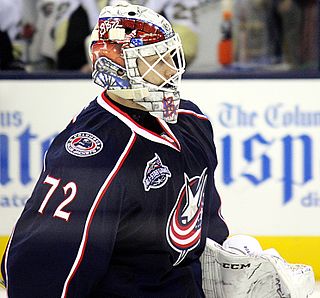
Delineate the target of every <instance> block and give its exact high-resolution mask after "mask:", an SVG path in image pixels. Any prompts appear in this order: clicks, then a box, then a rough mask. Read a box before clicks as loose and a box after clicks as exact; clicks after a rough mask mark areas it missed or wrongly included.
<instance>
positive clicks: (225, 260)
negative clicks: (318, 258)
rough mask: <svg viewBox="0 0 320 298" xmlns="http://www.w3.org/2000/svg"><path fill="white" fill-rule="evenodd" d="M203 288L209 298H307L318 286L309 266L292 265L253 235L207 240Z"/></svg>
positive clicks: (203, 261)
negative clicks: (263, 246) (222, 240)
mask: <svg viewBox="0 0 320 298" xmlns="http://www.w3.org/2000/svg"><path fill="white" fill-rule="evenodd" d="M201 263H202V287H203V290H204V293H205V296H206V297H209V298H278V297H279V298H305V297H310V295H311V294H312V292H313V289H314V286H315V279H314V273H313V270H312V268H311V267H310V266H307V265H302V264H289V263H287V262H286V261H285V260H284V259H283V258H282V257H281V256H280V255H279V253H278V252H277V251H276V250H275V249H274V248H270V249H267V250H262V248H261V246H260V244H259V242H258V241H257V240H256V239H255V238H253V237H250V236H246V235H235V236H233V237H229V238H228V239H227V240H226V241H225V242H224V243H223V245H222V246H221V245H219V244H218V243H216V242H215V241H213V240H211V239H208V238H207V242H206V247H205V250H204V252H203V254H202V256H201Z"/></svg>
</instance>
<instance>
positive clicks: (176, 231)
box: [166, 168, 207, 266]
mask: <svg viewBox="0 0 320 298" xmlns="http://www.w3.org/2000/svg"><path fill="white" fill-rule="evenodd" d="M206 172H207V168H205V169H204V170H203V172H202V174H201V176H195V177H193V178H189V177H188V176H187V174H184V184H183V186H182V188H181V189H180V192H179V195H178V198H177V201H176V203H175V206H174V207H173V209H172V211H171V213H170V216H169V218H168V221H167V230H166V236H167V241H168V243H169V245H170V246H171V247H172V248H173V249H174V250H175V251H177V252H178V253H179V254H180V255H179V257H178V259H177V261H176V262H175V263H174V264H173V265H174V266H176V265H178V264H179V263H181V262H182V261H183V260H184V258H185V257H186V256H187V254H188V252H189V251H191V250H193V249H194V248H196V247H197V246H198V245H199V243H200V240H201V231H202V215H203V204H204V193H205V187H206V183H207V174H206Z"/></svg>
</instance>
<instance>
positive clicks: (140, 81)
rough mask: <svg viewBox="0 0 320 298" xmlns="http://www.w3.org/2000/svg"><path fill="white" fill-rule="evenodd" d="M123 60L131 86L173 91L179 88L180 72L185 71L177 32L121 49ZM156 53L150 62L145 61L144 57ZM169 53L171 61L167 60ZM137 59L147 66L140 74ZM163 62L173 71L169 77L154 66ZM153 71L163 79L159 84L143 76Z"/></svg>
mask: <svg viewBox="0 0 320 298" xmlns="http://www.w3.org/2000/svg"><path fill="white" fill-rule="evenodd" d="M123 54H124V60H125V64H126V69H127V76H128V78H129V79H130V82H131V85H132V87H133V88H143V87H147V88H148V89H149V90H150V91H154V90H155V91H164V92H173V91H176V90H178V89H179V86H180V84H181V78H182V74H183V73H184V71H185V65H186V64H185V58H184V53H183V49H182V45H181V40H180V37H179V35H178V34H175V35H174V36H173V37H171V38H169V39H167V40H164V41H161V42H158V43H154V44H149V45H145V46H141V47H136V48H127V49H123ZM153 55H157V56H158V58H157V59H156V61H154V62H153V63H152V64H150V63H149V62H148V61H146V59H145V57H148V56H153ZM167 55H170V57H171V58H172V63H170V62H171V61H170V62H168V61H167V59H166V57H167ZM137 59H141V61H142V62H143V63H145V64H146V65H147V66H148V69H147V71H146V72H145V73H144V74H143V75H141V74H140V71H139V69H138V65H137ZM159 62H163V63H164V64H165V65H166V66H168V68H169V69H170V70H172V71H173V72H174V75H172V76H171V77H169V78H165V77H164V75H163V74H161V73H159V72H158V71H157V70H156V69H155V66H156V65H157V64H158V63H159ZM150 72H153V73H154V74H155V75H157V76H159V78H160V79H161V80H162V81H163V82H162V83H161V84H160V85H159V86H158V85H155V84H152V83H150V82H148V81H146V80H145V79H144V78H145V77H146V76H147V75H148V74H149V73H150Z"/></svg>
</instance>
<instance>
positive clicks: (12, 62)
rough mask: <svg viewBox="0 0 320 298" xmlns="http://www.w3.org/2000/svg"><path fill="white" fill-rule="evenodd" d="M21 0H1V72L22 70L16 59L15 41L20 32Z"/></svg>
mask: <svg viewBox="0 0 320 298" xmlns="http://www.w3.org/2000/svg"><path fill="white" fill-rule="evenodd" d="M21 15H22V1H21V0H0V70H22V69H23V66H22V64H21V62H19V61H18V60H17V59H16V57H14V47H13V41H14V40H15V38H16V37H17V35H18V33H19V30H20V21H21Z"/></svg>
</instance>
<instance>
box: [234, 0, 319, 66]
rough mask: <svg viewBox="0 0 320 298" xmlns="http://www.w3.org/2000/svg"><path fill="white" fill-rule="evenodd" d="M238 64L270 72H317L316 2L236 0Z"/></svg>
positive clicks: (305, 0) (236, 52)
mask: <svg viewBox="0 0 320 298" xmlns="http://www.w3.org/2000/svg"><path fill="white" fill-rule="evenodd" d="M234 15H235V39H234V43H235V45H236V50H235V53H234V56H235V61H237V62H238V63H240V64H241V63H242V64H244V65H246V64H247V65H249V64H254V65H255V66H256V67H257V68H260V69H261V68H262V69H271V70H278V69H279V70H288V69H307V68H308V69H312V68H313V69H315V68H316V67H317V64H318V62H317V59H318V57H317V53H318V49H317V47H318V44H317V36H318V30H319V29H318V27H319V26H318V13H317V1H316V0H235V2H234Z"/></svg>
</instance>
